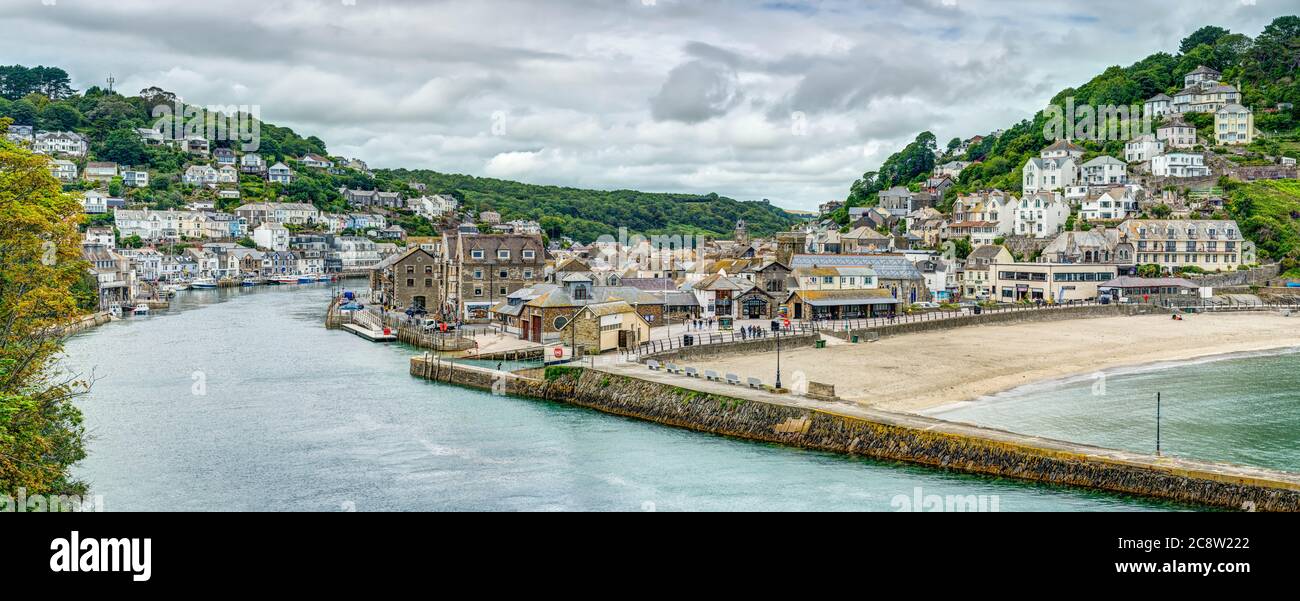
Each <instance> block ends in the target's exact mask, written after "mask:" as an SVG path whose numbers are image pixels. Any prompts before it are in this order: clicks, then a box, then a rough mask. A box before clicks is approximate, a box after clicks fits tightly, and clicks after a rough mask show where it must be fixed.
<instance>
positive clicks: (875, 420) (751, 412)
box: [410, 355, 1300, 511]
mask: <svg viewBox="0 0 1300 601" xmlns="http://www.w3.org/2000/svg"><path fill="white" fill-rule="evenodd" d="M410 373H411V375H412V376H414V377H418V378H422V379H426V380H433V381H438V382H445V383H448V384H453V385H458V386H466V387H471V388H478V389H482V390H489V391H492V392H493V393H499V394H512V395H516V396H522V397H528V398H535V399H542V400H548V401H554V402H561V403H566V404H571V405H577V406H581V407H586V408H590V409H595V410H597V411H602V412H605V413H610V414H614V415H621V416H625V417H633V418H637V419H644V420H647V421H652V422H655V423H659V424H663V425H668V426H674V427H679V428H686V429H690V430H696V431H700V432H709V433H713V434H720V435H725V436H732V437H736V438H743V439H747V440H754V441H761V442H770V443H776V444H783V445H790V446H796V447H801V448H808V449H815V450H821V451H829V452H836V453H844V454H849V455H856V456H863V457H871V458H875V459H881V460H888V461H903V462H908V463H913V464H918V465H923V466H929V467H934V468H939V469H947V470H954V471H959V472H964V473H970V474H978V475H986V476H995V477H1007V478H1015V479H1019V480H1026V481H1033V482H1039V483H1044V484H1052V485H1064V486H1075V487H1082V488H1090V489H1096V490H1103V491H1108V492H1112V493H1120V494H1130V495H1139V496H1144V497H1151V498H1157V499H1164V500H1168V501H1173V502H1177V503H1186V504H1194V505H1203V506H1210V507H1218V508H1223V509H1230V510H1243V511H1300V474H1293V473H1289V472H1282V471H1277V470H1270V469H1264V468H1256V467H1249V466H1240V465H1233V464H1228V463H1221V462H1208V461H1199V460H1192V459H1182V458H1173V457H1162V456H1154V455H1148V454H1143V453H1135V452H1129V451H1120V450H1115V449H1106V448H1101V447H1093V446H1089V445H1082V444H1076V443H1071V442H1065V441H1059V440H1053V439H1049V438H1043V437H1037V436H1026V435H1022V434H1016V433H1012V432H1006V431H1002V430H996V429H992V428H984V427H979V426H973V425H968V424H960V423H954V422H948V421H944V420H939V419H935V418H931V417H926V416H920V415H913V414H903V413H893V412H888V411H881V410H876V409H871V408H867V407H863V406H861V405H857V404H854V403H849V402H843V401H830V400H817V399H812V398H808V397H800V396H794V395H790V394H782V393H780V392H773V391H768V390H764V389H756V388H749V387H744V386H737V385H733V384H728V383H725V382H713V381H707V380H704V379H702V378H689V377H683V376H677V375H673V374H668V373H665V372H662V371H652V370H649V369H647V368H646V367H645V366H643V365H640V364H634V363H623V364H616V365H607V366H603V367H598V368H584V367H569V366H565V367H558V366H552V367H548V368H545V369H542V370H531V371H529V372H527V373H529V374H530V375H524V374H522V373H511V372H504V371H496V370H492V369H486V368H481V367H477V366H469V365H456V364H454V363H451V362H448V361H443V360H441V359H440V358H438V357H436V356H434V355H422V356H416V357H413V358H412V359H411V361H410ZM534 374H535V375H534Z"/></svg>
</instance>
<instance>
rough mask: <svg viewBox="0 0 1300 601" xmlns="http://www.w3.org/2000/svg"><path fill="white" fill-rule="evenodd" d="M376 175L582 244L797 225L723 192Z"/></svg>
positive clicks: (761, 231)
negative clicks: (629, 236) (740, 225)
mask: <svg viewBox="0 0 1300 601" xmlns="http://www.w3.org/2000/svg"><path fill="white" fill-rule="evenodd" d="M375 175H376V177H379V178H390V179H393V180H398V181H415V182H420V183H423V184H425V185H426V186H428V190H429V192H430V193H434V192H437V193H444V194H452V195H453V196H456V197H457V198H458V199H460V200H461V201H462V202H463V203H464V204H465V206H466V207H468V208H469V209H471V210H474V211H481V210H494V211H497V212H500V213H501V215H502V218H503V219H513V218H521V219H532V220H534V221H537V222H539V223H541V225H542V229H543V230H545V231H546V232H547V233H548V234H550V235H552V236H554V235H556V234H558V233H563V234H565V235H568V236H571V237H573V238H574V239H577V240H581V241H591V240H594V239H596V238H597V237H599V236H601V235H602V234H610V235H616V234H617V233H618V228H619V227H626V228H627V229H628V231H629V232H640V233H645V234H657V233H671V234H682V235H685V234H699V235H710V236H715V237H724V238H727V237H730V236H731V233H732V231H733V230H734V228H735V225H736V221H737V220H740V219H744V220H745V222H746V223H747V224H748V226H749V230H750V232H751V233H754V234H758V235H768V234H772V233H774V232H777V231H781V230H787V229H789V228H790V226H791V225H793V224H794V223H795V222H797V221H798V218H797V217H795V216H794V215H791V214H789V213H786V212H785V211H784V210H782V209H780V208H778V207H775V206H773V205H772V204H770V203H768V202H766V201H759V202H740V201H736V200H733V199H730V198H726V197H722V196H718V195H717V194H709V195H707V196H698V195H689V194H656V193H648V192H637V191H633V190H612V191H603V190H581V189H577V188H564V187H559V186H540V185H534V184H524V183H520V182H514V181H506V180H499V179H491V178H485V177H474V176H469V175H448V174H444V173H437V172H433V171H426V170H415V171H408V170H406V169H397V170H380V171H378V172H376V174H375Z"/></svg>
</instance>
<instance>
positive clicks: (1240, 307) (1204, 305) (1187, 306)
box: [1161, 298, 1300, 313]
mask: <svg viewBox="0 0 1300 601" xmlns="http://www.w3.org/2000/svg"><path fill="white" fill-rule="evenodd" d="M1161 306H1162V307H1164V308H1166V309H1173V310H1181V311H1188V312H1197V313H1219V312H1231V311H1283V310H1291V311H1300V301H1291V302H1264V301H1260V302H1237V301H1234V300H1232V299H1231V298H1225V299H1224V302H1214V303H1209V302H1204V301H1200V302H1197V301H1185V302H1179V301H1172V300H1169V301H1165V302H1163V303H1161Z"/></svg>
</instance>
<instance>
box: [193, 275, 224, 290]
mask: <svg viewBox="0 0 1300 601" xmlns="http://www.w3.org/2000/svg"><path fill="white" fill-rule="evenodd" d="M216 287H217V281H216V280H214V279H212V278H199V279H197V280H194V281H193V282H190V288H193V289H195V290H211V289H213V288H216Z"/></svg>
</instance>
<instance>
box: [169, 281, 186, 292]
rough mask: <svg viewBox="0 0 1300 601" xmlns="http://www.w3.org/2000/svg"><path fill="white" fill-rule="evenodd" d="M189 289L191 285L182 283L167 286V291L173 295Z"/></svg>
mask: <svg viewBox="0 0 1300 601" xmlns="http://www.w3.org/2000/svg"><path fill="white" fill-rule="evenodd" d="M189 288H190V285H189V284H185V283H180V284H167V286H166V290H167V291H168V292H171V293H176V292H180V291H182V290H189Z"/></svg>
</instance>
